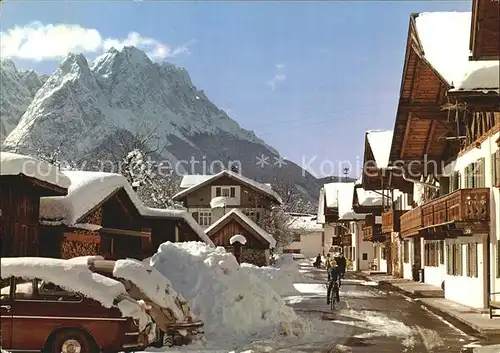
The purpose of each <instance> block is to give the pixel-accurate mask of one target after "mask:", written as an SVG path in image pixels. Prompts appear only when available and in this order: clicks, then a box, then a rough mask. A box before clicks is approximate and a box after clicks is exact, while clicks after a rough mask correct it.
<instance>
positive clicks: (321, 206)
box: [316, 187, 325, 224]
mask: <svg viewBox="0 0 500 353" xmlns="http://www.w3.org/2000/svg"><path fill="white" fill-rule="evenodd" d="M316 221H317V222H318V224H324V223H325V188H324V187H322V188H321V189H320V190H319V200H318V217H317V220H316Z"/></svg>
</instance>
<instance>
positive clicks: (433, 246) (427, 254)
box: [424, 242, 439, 267]
mask: <svg viewBox="0 0 500 353" xmlns="http://www.w3.org/2000/svg"><path fill="white" fill-rule="evenodd" d="M438 264H439V247H438V243H436V242H432V243H426V244H425V245H424V265H425V266H431V267H437V266H438Z"/></svg>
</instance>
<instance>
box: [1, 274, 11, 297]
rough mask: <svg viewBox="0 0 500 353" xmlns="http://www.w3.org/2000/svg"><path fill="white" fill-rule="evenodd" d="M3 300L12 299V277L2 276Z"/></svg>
mask: <svg viewBox="0 0 500 353" xmlns="http://www.w3.org/2000/svg"><path fill="white" fill-rule="evenodd" d="M1 290H2V292H1V293H2V301H4V300H9V299H10V278H2V289H1Z"/></svg>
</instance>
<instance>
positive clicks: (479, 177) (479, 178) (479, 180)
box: [474, 157, 486, 188]
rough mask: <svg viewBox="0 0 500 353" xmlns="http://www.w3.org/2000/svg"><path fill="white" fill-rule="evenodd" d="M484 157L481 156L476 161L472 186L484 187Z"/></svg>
mask: <svg viewBox="0 0 500 353" xmlns="http://www.w3.org/2000/svg"><path fill="white" fill-rule="evenodd" d="M485 174H486V170H485V158H484V157H483V158H481V159H479V160H478V161H477V162H476V170H475V176H476V182H475V185H474V187H476V188H484V187H485V185H486V180H485Z"/></svg>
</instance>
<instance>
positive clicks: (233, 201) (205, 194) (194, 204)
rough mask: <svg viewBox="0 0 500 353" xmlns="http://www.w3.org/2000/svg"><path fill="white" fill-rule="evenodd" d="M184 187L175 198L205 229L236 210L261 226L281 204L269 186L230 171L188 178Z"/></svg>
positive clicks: (185, 178)
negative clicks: (275, 206)
mask: <svg viewBox="0 0 500 353" xmlns="http://www.w3.org/2000/svg"><path fill="white" fill-rule="evenodd" d="M181 188H183V190H181V191H180V192H179V193H177V194H176V195H174V197H173V199H174V200H175V201H178V202H181V203H183V206H184V207H185V208H186V209H187V210H188V212H189V213H190V214H191V215H192V216H193V218H194V219H195V220H196V221H197V222H198V223H199V225H200V226H201V227H202V228H203V229H206V228H208V227H209V226H210V225H212V224H213V223H215V222H216V221H217V220H218V219H220V218H221V217H222V216H224V215H225V214H226V213H227V212H229V211H230V210H232V209H233V208H236V209H239V210H240V211H242V212H243V213H244V214H246V215H247V216H248V217H249V218H250V219H251V220H253V221H254V222H255V223H257V224H262V223H263V222H265V219H266V216H268V212H269V210H270V209H271V207H272V206H273V205H276V204H281V203H282V201H281V198H280V197H279V196H278V194H277V193H276V192H275V191H273V190H272V188H271V186H270V185H268V184H262V183H258V182H256V181H254V180H252V179H250V178H247V177H245V176H243V175H241V174H239V173H237V172H233V171H229V170H224V171H222V172H220V173H217V174H215V175H185V176H184V177H183V179H182V181H181Z"/></svg>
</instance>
